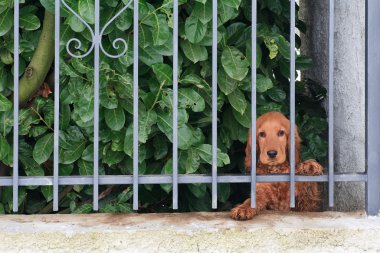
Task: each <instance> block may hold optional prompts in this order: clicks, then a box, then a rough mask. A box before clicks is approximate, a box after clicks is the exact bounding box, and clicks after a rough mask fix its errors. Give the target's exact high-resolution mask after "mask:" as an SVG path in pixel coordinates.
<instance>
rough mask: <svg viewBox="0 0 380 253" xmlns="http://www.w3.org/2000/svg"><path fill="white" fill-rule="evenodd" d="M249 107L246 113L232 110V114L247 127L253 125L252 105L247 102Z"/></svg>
mask: <svg viewBox="0 0 380 253" xmlns="http://www.w3.org/2000/svg"><path fill="white" fill-rule="evenodd" d="M247 105H248V106H247V109H246V110H245V111H244V114H240V113H239V112H238V111H236V110H232V114H233V115H234V118H235V119H236V120H237V122H239V124H240V125H242V126H244V127H245V128H250V127H251V125H252V121H251V105H250V104H249V103H247Z"/></svg>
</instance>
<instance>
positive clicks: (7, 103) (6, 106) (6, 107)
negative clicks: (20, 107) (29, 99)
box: [0, 93, 13, 112]
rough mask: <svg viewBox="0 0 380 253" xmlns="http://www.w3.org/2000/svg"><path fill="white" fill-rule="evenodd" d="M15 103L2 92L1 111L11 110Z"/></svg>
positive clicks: (0, 95) (0, 99)
mask: <svg viewBox="0 0 380 253" xmlns="http://www.w3.org/2000/svg"><path fill="white" fill-rule="evenodd" d="M12 108H13V104H12V102H11V101H9V100H8V99H7V98H6V97H5V96H4V95H3V94H1V93H0V112H6V111H10V110H11V109H12Z"/></svg>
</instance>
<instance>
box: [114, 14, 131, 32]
mask: <svg viewBox="0 0 380 253" xmlns="http://www.w3.org/2000/svg"><path fill="white" fill-rule="evenodd" d="M132 18H133V14H132V11H131V10H130V9H127V10H125V11H124V12H122V13H121V14H120V16H118V17H117V18H116V21H115V25H116V27H117V28H118V29H119V30H120V31H125V30H128V29H129V28H130V27H131V25H132Z"/></svg>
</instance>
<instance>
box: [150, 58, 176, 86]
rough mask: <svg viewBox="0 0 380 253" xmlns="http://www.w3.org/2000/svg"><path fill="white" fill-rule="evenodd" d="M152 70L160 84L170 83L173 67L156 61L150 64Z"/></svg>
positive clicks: (171, 81)
mask: <svg viewBox="0 0 380 253" xmlns="http://www.w3.org/2000/svg"><path fill="white" fill-rule="evenodd" d="M152 70H153V72H154V74H155V75H156V78H157V80H158V82H159V83H160V84H164V85H166V86H168V85H172V83H173V69H172V67H171V66H169V65H167V64H163V63H158V64H154V65H152Z"/></svg>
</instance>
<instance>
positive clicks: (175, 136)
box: [173, 0, 178, 210]
mask: <svg viewBox="0 0 380 253" xmlns="http://www.w3.org/2000/svg"><path fill="white" fill-rule="evenodd" d="M173 23H174V25H173V209H175V210H176V209H178V0H174V3H173Z"/></svg>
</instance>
